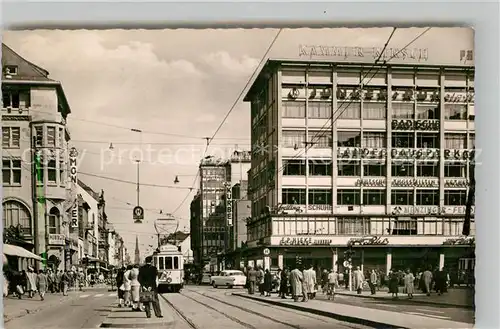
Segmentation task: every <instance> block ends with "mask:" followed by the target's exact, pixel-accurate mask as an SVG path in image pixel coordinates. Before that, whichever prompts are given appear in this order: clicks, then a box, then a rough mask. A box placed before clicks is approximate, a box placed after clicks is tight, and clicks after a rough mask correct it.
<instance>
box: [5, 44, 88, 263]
mask: <svg viewBox="0 0 500 329" xmlns="http://www.w3.org/2000/svg"><path fill="white" fill-rule="evenodd" d="M70 113H71V110H70V107H69V104H68V101H67V99H66V96H65V93H64V91H63V88H62V85H61V83H60V82H59V81H55V80H52V79H51V78H49V72H47V71H46V70H44V69H43V68H40V67H39V66H37V65H35V64H33V63H30V62H29V61H27V60H26V59H24V58H22V57H21V56H20V55H19V54H17V53H16V52H14V51H13V50H12V49H10V48H9V47H8V46H6V45H5V44H2V177H3V178H2V179H3V181H2V183H3V200H2V205H3V225H4V238H7V239H6V243H11V244H16V245H18V246H21V247H23V248H25V249H27V250H29V251H31V252H33V253H35V254H37V255H40V256H42V257H43V258H44V259H46V260H47V262H46V263H45V264H46V265H48V266H50V267H53V268H57V269H65V268H66V267H67V266H69V265H70V259H71V254H73V253H75V252H76V251H77V249H78V241H77V240H74V239H72V238H71V237H70V225H69V223H70V220H69V215H70V214H69V212H70V206H71V205H70V203H68V202H67V199H68V194H69V191H68V187H69V184H68V181H69V173H68V172H69V163H68V162H69V155H68V141H69V139H70V135H69V132H68V130H67V128H66V119H67V116H68V115H69V114H70ZM6 233H7V235H6ZM35 265H36V266H37V267H38V266H39V265H40V264H38V263H36V264H35ZM25 267H26V266H23V268H25Z"/></svg>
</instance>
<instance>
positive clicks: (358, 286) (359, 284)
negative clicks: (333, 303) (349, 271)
mask: <svg viewBox="0 0 500 329" xmlns="http://www.w3.org/2000/svg"><path fill="white" fill-rule="evenodd" d="M353 279H354V280H353V281H354V290H356V292H357V293H358V295H360V294H361V292H362V291H363V283H364V282H365V275H364V274H363V271H361V269H360V268H359V266H357V267H356V270H355V271H354V273H353Z"/></svg>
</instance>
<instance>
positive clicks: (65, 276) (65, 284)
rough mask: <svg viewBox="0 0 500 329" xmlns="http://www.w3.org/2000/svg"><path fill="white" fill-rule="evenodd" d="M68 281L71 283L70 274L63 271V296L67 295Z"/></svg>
mask: <svg viewBox="0 0 500 329" xmlns="http://www.w3.org/2000/svg"><path fill="white" fill-rule="evenodd" d="M70 283H71V277H70V274H69V272H68V271H64V273H63V274H62V276H61V285H62V292H63V296H68V289H69V285H70Z"/></svg>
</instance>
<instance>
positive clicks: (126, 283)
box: [123, 265, 132, 307]
mask: <svg viewBox="0 0 500 329" xmlns="http://www.w3.org/2000/svg"><path fill="white" fill-rule="evenodd" d="M131 270H132V265H129V266H127V270H126V271H125V273H123V297H124V299H125V307H128V306H130V305H131V302H130V300H131V299H130V290H131V289H132V286H131V285H130V284H131V282H130V271H131Z"/></svg>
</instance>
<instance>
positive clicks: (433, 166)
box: [417, 161, 439, 177]
mask: <svg viewBox="0 0 500 329" xmlns="http://www.w3.org/2000/svg"><path fill="white" fill-rule="evenodd" d="M417 176H418V177H439V162H437V161H432V162H431V161H422V162H420V161H417Z"/></svg>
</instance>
